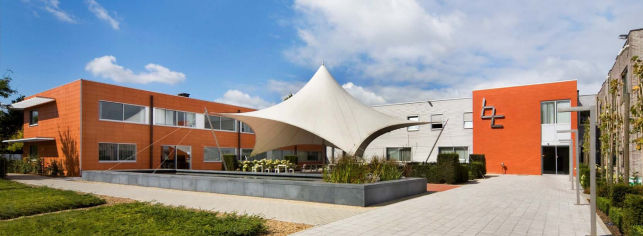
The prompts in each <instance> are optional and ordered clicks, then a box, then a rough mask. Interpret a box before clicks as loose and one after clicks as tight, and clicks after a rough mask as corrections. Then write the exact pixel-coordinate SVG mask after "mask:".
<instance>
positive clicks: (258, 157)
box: [241, 148, 268, 161]
mask: <svg viewBox="0 0 643 236" xmlns="http://www.w3.org/2000/svg"><path fill="white" fill-rule="evenodd" d="M250 153H252V148H244V149H241V157H242V160H249V161H252V160H261V159H266V157H267V156H268V154H267V153H265V152H262V153H259V154H257V155H254V156H252V157H251V156H250Z"/></svg>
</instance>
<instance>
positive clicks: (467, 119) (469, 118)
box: [462, 112, 473, 129]
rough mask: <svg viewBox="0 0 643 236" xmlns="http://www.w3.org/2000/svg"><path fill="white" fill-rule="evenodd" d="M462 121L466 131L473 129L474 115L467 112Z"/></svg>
mask: <svg viewBox="0 0 643 236" xmlns="http://www.w3.org/2000/svg"><path fill="white" fill-rule="evenodd" d="M462 120H464V128H465V129H473V113H471V112H465V113H464V114H463V115H462Z"/></svg>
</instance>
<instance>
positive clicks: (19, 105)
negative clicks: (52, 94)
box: [11, 97, 56, 110]
mask: <svg viewBox="0 0 643 236" xmlns="http://www.w3.org/2000/svg"><path fill="white" fill-rule="evenodd" d="M53 101H56V99H53V98H46V97H32V98H29V99H25V100H22V101H20V102H16V103H14V104H11V109H18V110H21V109H25V108H29V107H35V106H38V105H41V104H45V103H49V102H53Z"/></svg>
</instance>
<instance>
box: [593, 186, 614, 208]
mask: <svg viewBox="0 0 643 236" xmlns="http://www.w3.org/2000/svg"><path fill="white" fill-rule="evenodd" d="M596 194H597V195H598V196H599V197H605V198H611V196H612V189H611V188H610V186H608V185H600V186H598V187H597V188H596ZM605 213H607V212H605Z"/></svg>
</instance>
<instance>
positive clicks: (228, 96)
mask: <svg viewBox="0 0 643 236" xmlns="http://www.w3.org/2000/svg"><path fill="white" fill-rule="evenodd" d="M215 101H217V102H220V103H226V104H232V105H237V106H243V107H250V108H256V109H261V108H266V107H269V106H272V105H274V104H273V103H271V102H268V101H266V100H263V99H262V98H260V97H259V96H250V94H247V93H244V92H241V91H239V90H236V89H231V90H228V91H227V92H225V94H223V97H222V98H217V99H216V100H215Z"/></svg>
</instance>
